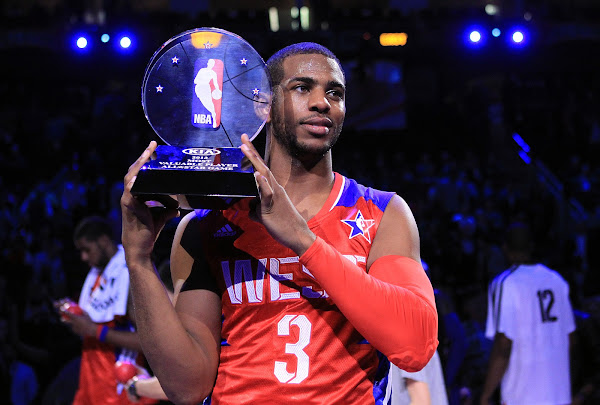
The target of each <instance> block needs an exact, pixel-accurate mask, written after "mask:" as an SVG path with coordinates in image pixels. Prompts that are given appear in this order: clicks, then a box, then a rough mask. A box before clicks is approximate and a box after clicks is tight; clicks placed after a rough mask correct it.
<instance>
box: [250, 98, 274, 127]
mask: <svg viewBox="0 0 600 405" xmlns="http://www.w3.org/2000/svg"><path fill="white" fill-rule="evenodd" d="M271 99H272V97H271V94H265V93H259V94H257V95H256V96H254V113H255V114H256V116H257V117H258V118H260V119H261V120H262V121H266V122H270V121H271Z"/></svg>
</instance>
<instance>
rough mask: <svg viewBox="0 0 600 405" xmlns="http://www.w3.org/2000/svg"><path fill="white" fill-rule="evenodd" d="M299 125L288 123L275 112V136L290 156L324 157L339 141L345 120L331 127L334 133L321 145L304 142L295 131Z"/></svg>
mask: <svg viewBox="0 0 600 405" xmlns="http://www.w3.org/2000/svg"><path fill="white" fill-rule="evenodd" d="M298 126H299V124H298V125H297V126H296V125H286V123H285V121H284V120H283V119H282V118H281V117H279V116H278V114H274V117H273V136H274V137H275V138H276V139H277V141H278V142H279V143H280V144H281V145H283V146H284V147H285V149H286V150H287V151H288V153H289V154H290V156H293V157H296V158H303V157H309V156H314V157H317V156H318V157H322V156H325V154H326V153H327V152H329V151H330V150H331V148H332V147H333V145H335V143H336V142H337V140H338V138H339V137H340V134H341V132H342V126H343V121H342V122H341V123H340V125H339V126H335V127H331V130H332V131H333V133H332V134H331V135H330V136H329V140H328V141H327V142H325V143H323V144H321V146H318V147H316V146H311V145H310V144H308V143H306V142H302V141H300V140H299V139H298V136H297V135H296V133H295V129H296V128H297V127H298Z"/></svg>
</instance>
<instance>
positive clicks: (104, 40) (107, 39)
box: [100, 34, 110, 43]
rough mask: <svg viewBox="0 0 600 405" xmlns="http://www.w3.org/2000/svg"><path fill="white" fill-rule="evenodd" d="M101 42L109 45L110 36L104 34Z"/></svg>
mask: <svg viewBox="0 0 600 405" xmlns="http://www.w3.org/2000/svg"><path fill="white" fill-rule="evenodd" d="M100 41H102V42H103V43H107V42H108V41H110V35H108V34H102V36H101V37H100Z"/></svg>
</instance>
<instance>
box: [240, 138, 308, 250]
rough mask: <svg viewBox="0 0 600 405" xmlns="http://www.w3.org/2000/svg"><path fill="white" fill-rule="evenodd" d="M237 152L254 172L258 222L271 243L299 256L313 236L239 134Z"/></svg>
mask: <svg viewBox="0 0 600 405" xmlns="http://www.w3.org/2000/svg"><path fill="white" fill-rule="evenodd" d="M241 149H242V151H243V152H244V155H245V156H246V157H247V158H248V159H249V160H250V162H251V163H252V165H253V166H254V170H255V172H254V177H255V178H256V183H257V184H258V192H259V195H260V204H259V206H258V207H257V212H256V214H257V217H258V220H259V221H260V222H262V224H263V225H264V226H265V228H267V230H268V231H269V233H270V234H271V236H272V237H273V238H274V239H275V240H277V241H278V242H279V243H281V244H282V245H284V246H287V247H289V248H290V249H292V250H293V251H294V252H296V253H297V254H298V255H299V256H301V255H302V254H303V253H304V252H305V251H306V250H307V249H308V248H309V247H310V245H311V244H312V243H313V242H314V240H315V238H316V237H315V235H314V234H313V233H312V232H311V230H310V229H309V227H308V224H307V223H306V221H305V220H304V218H302V216H301V215H300V213H299V212H298V210H297V209H296V207H295V206H294V204H292V201H291V200H290V198H289V197H288V195H287V193H286V192H285V189H284V188H283V187H282V186H281V185H280V184H279V183H278V182H277V180H276V179H275V176H273V173H272V172H271V170H270V169H269V168H268V166H267V165H266V164H265V162H264V161H263V159H262V158H261V157H260V154H259V153H258V152H257V151H256V149H255V148H254V145H252V142H250V139H249V138H248V135H246V134H243V135H242V145H241Z"/></svg>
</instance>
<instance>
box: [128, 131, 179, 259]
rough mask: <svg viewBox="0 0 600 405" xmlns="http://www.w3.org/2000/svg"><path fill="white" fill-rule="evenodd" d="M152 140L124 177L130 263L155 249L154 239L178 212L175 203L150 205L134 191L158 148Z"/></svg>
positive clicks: (144, 257) (148, 254)
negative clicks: (151, 206)
mask: <svg viewBox="0 0 600 405" xmlns="http://www.w3.org/2000/svg"><path fill="white" fill-rule="evenodd" d="M156 146H157V144H156V142H155V141H152V142H150V144H149V145H148V147H147V148H146V150H144V152H143V153H142V154H141V155H140V157H139V158H138V159H137V160H136V161H135V162H134V163H133V164H132V165H131V166H130V167H129V171H128V172H127V174H126V175H125V179H124V191H123V195H122V196H121V212H122V216H123V226H122V238H121V239H122V243H123V246H124V247H125V254H126V257H127V260H128V264H129V263H132V262H134V261H138V260H141V261H144V260H149V259H150V256H151V254H152V250H153V249H154V243H155V241H156V239H157V238H158V235H159V234H160V231H161V230H162V228H163V227H164V226H165V224H166V223H167V221H168V220H170V219H171V218H174V217H176V216H178V215H179V211H178V210H177V209H176V208H175V206H172V207H171V206H169V207H167V206H165V207H164V208H161V209H151V208H150V207H149V206H148V204H147V203H146V202H144V201H142V200H141V199H138V198H136V197H134V196H133V195H132V194H131V189H132V187H133V184H134V183H135V179H136V177H137V175H138V173H139V171H140V169H141V168H142V166H143V165H144V163H146V162H147V161H148V160H149V159H150V157H151V156H152V154H153V153H154V151H155V149H156Z"/></svg>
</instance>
